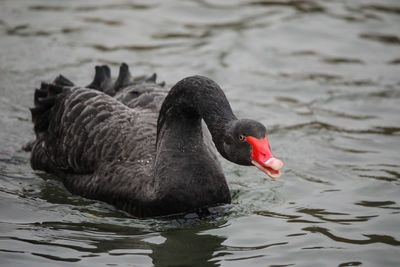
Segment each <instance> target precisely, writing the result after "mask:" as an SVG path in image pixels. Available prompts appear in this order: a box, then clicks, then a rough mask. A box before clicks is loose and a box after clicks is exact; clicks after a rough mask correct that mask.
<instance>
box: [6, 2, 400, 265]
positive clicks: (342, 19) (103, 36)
mask: <svg viewBox="0 0 400 267" xmlns="http://www.w3.org/2000/svg"><path fill="white" fill-rule="evenodd" d="M120 62H127V63H128V64H129V65H131V66H133V73H134V74H137V75H141V74H149V73H152V72H157V73H158V75H159V77H160V79H161V80H165V81H166V82H167V84H169V85H172V84H174V83H175V82H177V81H178V80H180V79H181V78H183V77H185V76H188V75H193V74H202V75H206V76H209V77H210V78H213V79H214V80H216V81H217V82H218V83H219V84H220V85H221V87H222V88H223V89H224V90H225V92H226V94H227V96H228V98H229V100H230V102H231V104H232V107H233V109H234V110H235V112H236V114H237V115H238V116H239V117H247V118H254V119H257V120H260V121H261V122H263V123H264V124H265V125H266V126H267V128H268V129H269V132H270V142H271V144H272V148H273V150H274V151H275V154H277V155H278V156H280V157H281V158H282V159H283V160H284V161H285V163H286V167H285V173H284V175H283V176H282V178H281V179H280V180H279V181H275V182H273V181H271V180H269V179H266V178H265V175H263V174H262V173H261V172H259V171H258V170H256V169H255V168H247V167H240V166H237V165H233V164H231V163H229V162H227V161H225V160H224V161H222V163H223V166H224V169H225V171H226V176H227V179H228V183H229V186H230V188H231V191H232V194H233V204H232V205H230V206H227V207H222V208H217V209H216V213H217V214H216V215H214V216H211V217H207V218H203V219H198V218H195V217H194V216H193V214H189V215H186V216H180V217H176V218H169V219H146V220H139V219H135V218H130V217H129V216H127V215H126V214H124V213H122V212H119V211H117V210H115V209H113V207H111V206H109V205H106V204H104V203H101V202H96V201H90V200H86V199H83V198H80V197H78V196H73V195H71V194H70V193H68V192H67V191H66V190H65V189H64V187H63V186H62V184H61V183H60V182H59V181H57V180H56V179H54V177H50V176H46V175H45V174H42V173H35V172H34V171H32V170H31V168H30V166H29V155H28V154H26V153H24V152H22V151H21V150H20V147H21V145H22V144H24V143H25V142H26V141H28V140H30V139H31V138H32V137H33V132H32V125H31V123H30V114H29V111H28V107H30V106H32V99H33V89H34V88H35V87H37V86H39V84H40V81H41V80H51V79H52V78H54V77H55V76H56V75H58V74H59V73H62V74H64V75H66V76H67V77H69V78H70V79H72V80H73V81H75V82H77V83H78V84H87V83H88V82H89V81H90V80H91V78H92V75H93V73H94V69H93V67H94V65H96V64H110V65H111V66H112V68H113V70H114V72H116V71H117V66H118V65H119V63H120ZM399 64H400V2H399V1H395V0H392V1H383V0H365V1H361V0H348V1H345V0H342V1H339V0H337V1H328V0H326V1H322V0H319V1H305V0H298V1H294V0H293V1H290V0H286V1H285V0H281V1H275V0H273V1H257V0H254V1H211V0H198V1H144V0H143V1H130V2H128V1H111V0H109V1H107V0H102V1H47V0H40V1H39V0H37V1H36V0H35V1H28V0H26V1H23V0H19V1H11V0H9V1H0V266H13V267H14V266H27V267H28V266H44V267H47V266H152V265H156V266H307V267H308V266H359V265H361V266H399V263H400V214H399V213H400V153H399V151H400V65H399Z"/></svg>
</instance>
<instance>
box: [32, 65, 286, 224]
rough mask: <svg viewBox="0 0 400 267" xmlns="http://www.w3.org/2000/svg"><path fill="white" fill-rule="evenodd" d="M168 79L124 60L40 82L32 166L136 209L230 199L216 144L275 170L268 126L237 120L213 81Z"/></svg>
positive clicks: (173, 209) (278, 164)
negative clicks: (79, 79)
mask: <svg viewBox="0 0 400 267" xmlns="http://www.w3.org/2000/svg"><path fill="white" fill-rule="evenodd" d="M164 87H165V84H164V83H156V75H155V74H153V75H152V76H150V77H136V78H133V77H132V76H131V74H130V72H129V68H128V66H127V65H126V64H125V63H123V64H122V65H121V67H120V73H119V76H118V78H117V79H116V80H113V79H112V78H111V72H110V68H109V67H108V66H97V67H96V73H95V77H94V80H93V82H92V83H91V84H89V85H88V86H86V87H76V86H75V85H74V84H73V83H72V82H71V81H69V80H68V79H67V78H65V77H64V76H62V75H60V76H58V77H57V78H56V79H55V80H54V81H53V82H52V83H42V85H41V88H40V89H36V90H35V94H34V102H35V107H34V108H32V109H31V113H32V121H33V124H34V130H35V134H36V140H34V141H32V142H31V143H30V144H29V145H28V146H27V148H26V149H27V150H31V151H32V153H31V165H32V168H33V169H35V170H43V171H46V172H49V173H53V174H55V175H57V176H59V177H60V178H62V180H63V183H64V185H65V186H66V188H67V189H68V190H70V191H71V192H72V193H74V194H79V195H81V196H84V197H86V198H90V199H97V200H101V201H105V202H108V203H110V204H113V205H114V206H116V207H117V208H119V209H123V210H125V211H127V212H129V213H131V214H133V215H134V216H137V217H148V216H162V215H169V214H174V213H181V212H186V211H196V210H199V209H200V208H203V207H208V206H213V205H218V204H224V203H230V201H231V196H230V192H229V188H228V186H227V182H226V179H225V177H224V174H223V171H222V168H221V166H220V164H219V162H218V159H217V156H216V153H215V148H216V149H217V150H218V151H219V153H220V154H221V155H222V156H223V157H224V158H226V159H228V160H230V161H232V162H234V163H237V164H240V165H255V166H256V167H257V168H259V169H260V170H262V171H264V172H265V173H267V174H268V175H269V176H271V177H273V178H276V177H278V176H279V175H280V173H281V168H282V166H283V163H282V161H280V160H279V159H276V158H275V157H274V156H273V155H272V153H271V149H270V146H269V143H268V139H267V136H266V129H265V127H264V126H263V125H262V124H261V123H259V122H256V121H253V120H248V119H237V118H236V117H235V115H234V114H233V112H232V109H231V107H230V105H229V103H228V100H227V99H226V97H225V94H224V93H223V91H222V90H221V88H220V87H219V86H218V85H217V84H216V83H215V82H214V81H212V80H210V79H208V78H206V77H202V76H192V77H188V78H185V79H183V80H181V81H179V82H178V83H177V84H176V85H175V86H173V87H172V89H171V90H170V91H169V92H168V90H166V89H165V88H164ZM203 121H204V122H205V125H206V126H205V125H204V123H203ZM210 133H211V135H210ZM211 138H212V141H211ZM214 145H215V146H214Z"/></svg>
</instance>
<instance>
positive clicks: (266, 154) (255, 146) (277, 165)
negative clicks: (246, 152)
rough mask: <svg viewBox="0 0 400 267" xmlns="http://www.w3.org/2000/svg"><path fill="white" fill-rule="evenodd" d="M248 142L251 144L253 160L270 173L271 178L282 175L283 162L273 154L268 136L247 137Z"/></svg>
mask: <svg viewBox="0 0 400 267" xmlns="http://www.w3.org/2000/svg"><path fill="white" fill-rule="evenodd" d="M246 141H247V143H249V144H250V145H251V148H252V151H251V162H252V163H253V164H254V166H256V167H257V168H259V169H260V170H262V171H263V172H265V173H266V174H268V176H270V177H271V178H273V179H275V178H278V177H279V176H281V169H282V167H283V162H282V161H281V160H279V159H277V158H275V157H274V155H272V152H271V147H270V145H269V141H268V138H267V137H265V138H262V139H257V138H255V137H252V136H248V137H246Z"/></svg>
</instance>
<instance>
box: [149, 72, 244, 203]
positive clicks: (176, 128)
mask: <svg viewBox="0 0 400 267" xmlns="http://www.w3.org/2000/svg"><path fill="white" fill-rule="evenodd" d="M202 119H204V121H205V123H206V124H207V127H208V129H209V130H210V132H211V135H212V139H213V142H214V143H215V145H216V147H217V149H218V151H219V152H220V153H221V154H222V155H223V156H225V152H224V150H223V147H224V145H223V143H224V140H223V139H224V135H225V131H226V129H227V127H229V125H230V123H231V122H232V121H233V120H236V117H235V116H234V115H233V113H232V109H231V107H230V105H229V103H228V101H227V99H226V97H225V95H224V93H223V92H222V90H221V89H220V88H219V86H218V85H217V84H216V83H215V82H213V81H211V80H210V79H207V78H205V77H199V76H194V77H189V78H186V79H184V80H182V81H180V82H178V83H177V84H176V85H175V86H174V87H173V88H172V89H171V91H170V92H169V94H168V96H167V97H166V98H165V100H164V103H163V105H162V107H161V110H160V115H159V118H158V125H157V155H156V161H155V166H154V171H155V173H154V174H155V179H156V180H155V182H156V184H155V186H156V188H155V189H156V191H159V192H165V193H166V194H167V196H165V200H164V201H165V202H168V201H169V200H171V198H179V199H174V200H173V201H174V202H178V203H186V202H187V205H194V206H197V207H201V206H207V205H210V204H215V203H229V202H230V195H229V189H228V186H227V183H226V180H225V177H224V174H223V171H222V168H221V167H220V164H219V162H218V160H217V158H216V156H215V153H214V152H213V151H212V148H211V147H210V146H208V145H206V144H205V142H204V136H203V130H202V122H201V120H202ZM157 188H159V189H160V190H157ZM161 188H162V190H161ZM161 198H163V196H161ZM193 199H194V200H196V201H197V202H199V203H193ZM177 200H178V201H177ZM188 200H190V201H188ZM171 201H172V200H171ZM203 202H204V203H203ZM182 205H186V204H182ZM185 208H187V209H190V207H185Z"/></svg>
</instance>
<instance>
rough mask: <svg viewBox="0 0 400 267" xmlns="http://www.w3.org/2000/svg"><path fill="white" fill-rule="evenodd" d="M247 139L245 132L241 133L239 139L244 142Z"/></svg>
mask: <svg viewBox="0 0 400 267" xmlns="http://www.w3.org/2000/svg"><path fill="white" fill-rule="evenodd" d="M245 139H246V137H245V136H244V135H243V134H241V135H239V140H240V141H242V142H243V141H244V140H245Z"/></svg>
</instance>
